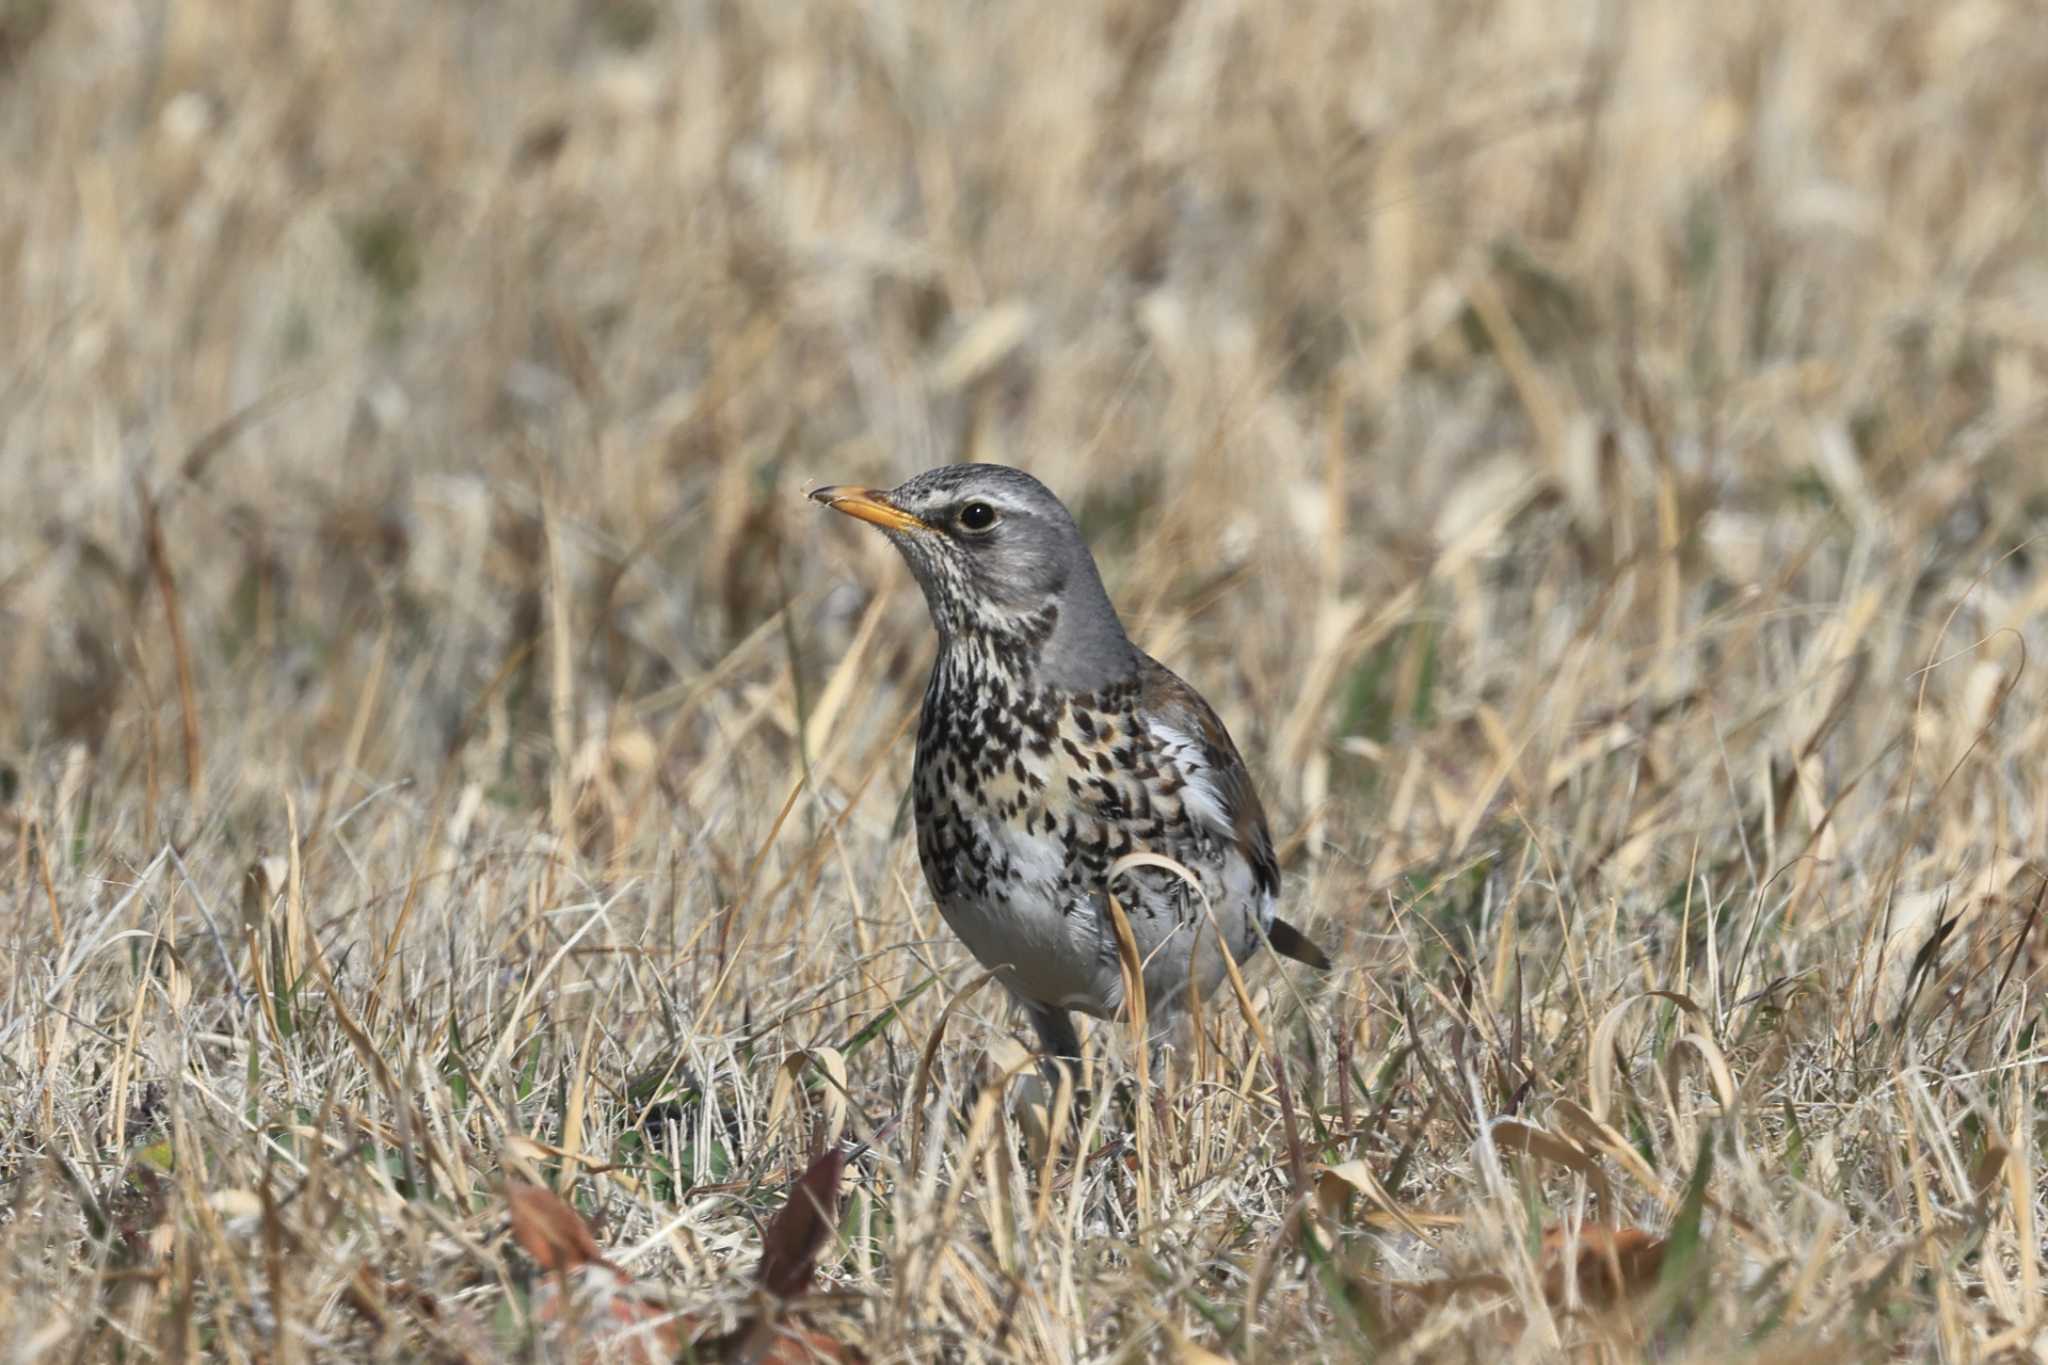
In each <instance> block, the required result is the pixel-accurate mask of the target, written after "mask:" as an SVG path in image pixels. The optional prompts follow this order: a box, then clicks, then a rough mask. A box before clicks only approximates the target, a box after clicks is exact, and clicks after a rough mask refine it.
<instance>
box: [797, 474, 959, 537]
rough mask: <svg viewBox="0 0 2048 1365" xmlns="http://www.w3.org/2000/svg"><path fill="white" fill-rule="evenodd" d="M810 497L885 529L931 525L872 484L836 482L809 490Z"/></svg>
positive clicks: (910, 529) (903, 528)
mask: <svg viewBox="0 0 2048 1365" xmlns="http://www.w3.org/2000/svg"><path fill="white" fill-rule="evenodd" d="M811 501H812V502H822V503H824V504H825V505H826V506H827V507H829V508H831V509H832V510H833V511H835V512H844V513H846V515H847V516H849V517H857V518H859V519H860V520H861V521H865V522H870V523H872V524H874V525H876V526H879V527H881V528H882V529H883V530H885V531H929V530H930V529H931V527H930V526H929V525H928V524H926V523H925V522H923V521H920V520H919V519H918V518H916V517H913V516H912V515H910V513H908V512H906V511H904V510H903V509H902V508H900V507H898V506H897V505H896V504H895V503H893V502H890V501H889V498H888V495H887V494H885V493H883V492H881V491H880V490H879V489H874V488H855V487H854V486H853V485H852V484H845V483H835V484H828V485H826V486H825V487H823V488H813V489H812V490H811Z"/></svg>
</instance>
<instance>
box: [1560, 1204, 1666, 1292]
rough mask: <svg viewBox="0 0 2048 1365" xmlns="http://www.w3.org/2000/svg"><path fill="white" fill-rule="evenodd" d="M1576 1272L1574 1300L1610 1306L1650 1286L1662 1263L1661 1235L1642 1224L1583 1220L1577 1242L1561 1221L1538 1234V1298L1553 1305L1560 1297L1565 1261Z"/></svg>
mask: <svg viewBox="0 0 2048 1365" xmlns="http://www.w3.org/2000/svg"><path fill="white" fill-rule="evenodd" d="M1568 1258H1569V1259H1570V1261H1571V1263H1572V1266H1573V1269H1574V1270H1575V1272H1576V1279H1577V1282H1578V1286H1579V1300H1580V1302H1582V1303H1584V1304H1585V1305H1586V1306H1587V1307H1588V1308H1611V1307H1613V1306H1614V1305H1615V1304H1616V1303H1618V1302H1620V1301H1621V1300H1623V1299H1630V1298H1634V1297H1635V1296H1636V1295H1638V1294H1641V1293H1643V1292H1645V1291H1646V1290H1648V1289H1650V1288H1652V1287H1653V1286H1655V1285H1656V1283H1657V1275H1658V1272H1659V1271H1661V1270H1662V1269H1663V1268H1664V1239H1663V1238H1661V1237H1652V1236H1651V1235H1650V1234H1649V1233H1647V1232H1644V1231H1643V1230H1642V1229H1641V1228H1609V1227H1603V1226H1601V1225H1600V1224H1597V1223H1587V1224H1585V1225H1583V1226H1581V1227H1580V1228H1579V1235H1578V1240H1577V1242H1576V1244H1572V1243H1571V1242H1570V1237H1569V1233H1568V1230H1567V1229H1566V1228H1565V1227H1564V1226H1563V1225H1562V1224H1558V1225H1556V1226H1553V1227H1550V1228H1547V1229H1545V1231H1544V1233H1543V1250H1542V1269H1543V1297H1544V1298H1545V1299H1547V1300H1549V1302H1550V1305H1551V1306H1552V1307H1553V1308H1557V1307H1562V1306H1563V1304H1564V1297H1565V1283H1566V1277H1565V1265H1566V1261H1567V1259H1568Z"/></svg>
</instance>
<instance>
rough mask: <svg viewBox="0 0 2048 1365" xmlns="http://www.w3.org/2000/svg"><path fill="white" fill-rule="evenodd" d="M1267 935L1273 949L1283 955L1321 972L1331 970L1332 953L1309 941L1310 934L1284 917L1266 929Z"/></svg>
mask: <svg viewBox="0 0 2048 1365" xmlns="http://www.w3.org/2000/svg"><path fill="white" fill-rule="evenodd" d="M1266 937H1267V938H1268V939H1270V940H1272V943H1273V951H1274V952H1276V953H1278V954H1280V956H1282V957H1291V958H1293V959H1294V960H1295V961H1296V962H1301V963H1305V964H1307V965H1308V966H1311V967H1313V968H1315V969H1316V970H1317V971H1319V972H1327V971H1328V970H1330V955H1329V954H1328V953H1326V952H1324V951H1323V950H1322V949H1321V948H1318V947H1316V945H1315V944H1313V943H1310V942H1309V941H1308V935H1307V934H1304V933H1302V932H1301V930H1299V929H1297V928H1295V927H1294V926H1293V925H1291V924H1289V923H1288V922H1287V921H1286V920H1284V919H1276V920H1274V921H1273V926H1272V927H1271V928H1270V929H1268V930H1266Z"/></svg>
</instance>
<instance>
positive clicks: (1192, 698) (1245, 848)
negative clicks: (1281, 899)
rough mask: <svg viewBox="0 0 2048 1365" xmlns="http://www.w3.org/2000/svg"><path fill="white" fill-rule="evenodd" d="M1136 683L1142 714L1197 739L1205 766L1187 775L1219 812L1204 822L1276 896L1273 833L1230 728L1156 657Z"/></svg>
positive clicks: (1146, 662) (1277, 880)
mask: <svg viewBox="0 0 2048 1365" xmlns="http://www.w3.org/2000/svg"><path fill="white" fill-rule="evenodd" d="M1141 657H1143V656H1141ZM1138 687H1139V692H1138V706H1139V709H1140V711H1141V712H1142V713H1143V714H1144V715H1146V716H1150V717H1154V718H1156V719H1157V720H1159V721H1161V722H1163V723H1164V724H1166V725H1168V726H1170V727H1171V728H1172V729H1174V730H1176V731H1178V732H1180V733H1181V734H1183V735H1186V736H1188V737H1189V738H1190V739H1192V740H1194V741H1195V743H1196V745H1197V747H1198V749H1199V753H1200V758H1201V761H1202V764H1203V770H1202V771H1200V772H1193V773H1189V774H1187V777H1188V780H1189V782H1190V783H1195V784H1199V785H1200V786H1201V787H1203V788H1205V789H1206V790H1207V791H1208V793H1209V794H1210V795H1212V796H1213V797H1214V798H1215V800H1214V805H1215V807H1216V808H1217V810H1216V812H1215V813H1214V814H1211V815H1210V816H1209V819H1208V823H1210V824H1211V825H1212V827H1214V828H1215V829H1216V831H1217V832H1218V833H1219V834H1222V835H1224V836H1225V837H1226V838H1229V839H1231V840H1232V841H1233V842H1235V844H1236V845H1237V847H1238V848H1239V849H1240V850H1241V851H1242V852H1243V853H1244V856H1245V861H1246V862H1248V863H1250V864H1251V869H1252V880H1253V882H1254V884H1255V885H1256V886H1257V887H1258V889H1259V891H1260V892H1261V893H1263V894H1266V895H1271V896H1278V895H1279V894H1280V860H1279V859H1278V858H1276V857H1275V856H1274V854H1273V836H1272V835H1271V834H1270V833H1269V832H1268V831H1267V829H1266V809H1265V807H1264V806H1261V805H1260V804H1259V793H1258V791H1257V790H1256V789H1255V788H1254V787H1253V786H1252V776H1251V773H1250V772H1249V771H1247V770H1246V768H1245V766H1244V759H1243V758H1242V757H1240V756H1239V754H1238V752H1237V746H1236V745H1235V744H1233V743H1231V742H1230V732H1229V731H1228V730H1226V729H1224V728H1223V722H1222V721H1221V720H1219V719H1217V717H1216V712H1215V711H1214V710H1213V709H1212V708H1211V707H1210V705H1209V703H1208V702H1206V701H1204V700H1202V694H1201V693H1199V692H1197V691H1195V689H1194V688H1192V687H1189V686H1188V685H1187V684H1186V683H1185V682H1182V681H1181V680H1180V678H1179V677H1178V676H1176V675H1175V674H1174V672H1173V670H1171V669H1169V668H1168V667H1166V665H1164V664H1162V663H1160V662H1159V661H1158V660H1156V659H1152V658H1149V657H1146V658H1145V659H1144V663H1143V664H1142V665H1141V666H1140V670H1139V678H1138ZM1188 809H1189V810H1190V811H1191V812H1193V813H1195V814H1196V816H1197V818H1202V817H1203V815H1204V814H1205V812H1204V811H1202V810H1201V809H1200V808H1199V807H1198V806H1197V805H1194V804H1191V805H1190V806H1189V807H1188ZM1219 816H1220V818H1218V817H1219Z"/></svg>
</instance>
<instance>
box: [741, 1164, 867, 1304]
mask: <svg viewBox="0 0 2048 1365" xmlns="http://www.w3.org/2000/svg"><path fill="white" fill-rule="evenodd" d="M845 1170H846V1153H845V1151H844V1150H843V1149H842V1148H840V1147H838V1146H837V1145H834V1146H832V1147H828V1148H826V1149H825V1151H824V1152H823V1153H821V1154H820V1155H819V1156H818V1158H817V1159H816V1160H814V1161H812V1162H811V1164H810V1165H809V1166H807V1167H805V1168H804V1173H803V1174H802V1175H801V1176H799V1177H798V1178H797V1182H796V1184H795V1185H793V1186H791V1187H790V1191H789V1199H788V1200H787V1201H786V1202H785V1203H784V1204H783V1206H782V1208H781V1209H780V1210H779V1211H778V1212H777V1213H776V1215H775V1217H774V1218H773V1219H771V1220H770V1221H769V1223H768V1230H767V1231H766V1232H765V1233H764V1234H763V1235H762V1237H761V1269H760V1272H759V1276H758V1278H759V1281H760V1285H761V1287H762V1288H763V1289H765V1290H767V1291H768V1292H769V1293H770V1294H773V1295H774V1296H775V1297H777V1298H779V1299H793V1298H796V1297H797V1296H799V1295H801V1294H804V1293H807V1292H808V1291H809V1290H810V1287H811V1278H812V1277H813V1276H814V1275H816V1274H817V1270H818V1252H819V1251H820V1250H822V1249H823V1248H824V1245H825V1241H826V1239H827V1238H829V1237H830V1236H831V1235H832V1225H833V1223H834V1222H835V1221H836V1220H837V1219H838V1216H839V1179H840V1176H841V1175H843V1174H844V1173H845Z"/></svg>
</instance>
